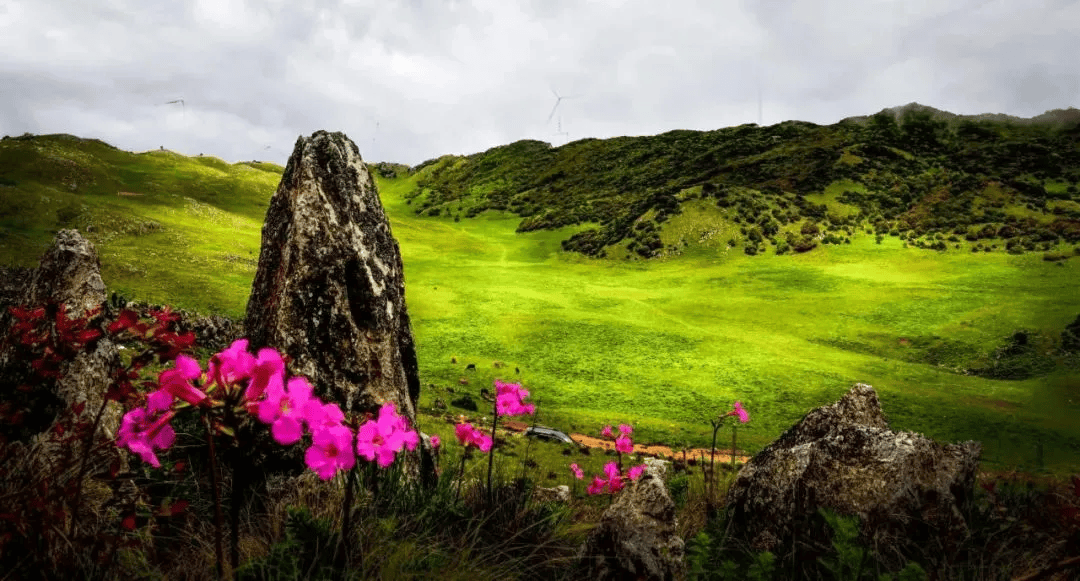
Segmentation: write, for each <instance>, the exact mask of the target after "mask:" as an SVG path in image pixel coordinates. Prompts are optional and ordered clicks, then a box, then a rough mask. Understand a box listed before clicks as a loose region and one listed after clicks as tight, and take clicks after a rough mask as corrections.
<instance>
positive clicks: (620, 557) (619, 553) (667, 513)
mask: <svg viewBox="0 0 1080 581" xmlns="http://www.w3.org/2000/svg"><path fill="white" fill-rule="evenodd" d="M676 525H677V521H676V518H675V503H674V502H672V500H671V497H670V496H669V495H668V490H667V486H665V485H664V480H663V478H662V477H661V476H660V475H659V474H657V472H656V470H655V469H654V468H650V467H647V468H646V469H645V472H644V473H643V474H642V475H641V477H640V478H638V480H637V482H633V483H631V484H630V485H629V486H628V487H627V488H626V489H625V490H623V491H622V492H621V493H620V494H619V497H618V499H617V500H616V501H615V502H614V503H613V504H612V505H611V506H610V507H608V509H607V510H606V511H604V514H603V515H602V516H601V517H600V524H598V525H597V526H596V528H594V529H593V530H592V532H591V533H589V537H588V538H587V539H586V540H585V543H584V544H583V545H582V547H581V549H580V550H579V551H578V564H579V567H581V568H582V569H583V570H584V573H585V574H586V575H587V576H588V578H589V579H591V580H594V581H608V580H616V579H662V580H675V579H685V578H686V564H685V562H684V559H683V555H684V552H685V550H684V546H683V541H682V538H681V537H679V535H678V533H677V531H676Z"/></svg>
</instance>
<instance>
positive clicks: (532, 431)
mask: <svg viewBox="0 0 1080 581" xmlns="http://www.w3.org/2000/svg"><path fill="white" fill-rule="evenodd" d="M525 435H526V436H531V437H533V438H539V439H541V440H548V441H551V442H562V443H564V444H576V443H577V442H574V440H573V439H572V438H570V436H568V435H566V433H564V432H560V431H559V430H556V429H555V428H546V427H544V426H532V427H530V428H527V429H526V430H525Z"/></svg>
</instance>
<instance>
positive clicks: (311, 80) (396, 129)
mask: <svg viewBox="0 0 1080 581" xmlns="http://www.w3.org/2000/svg"><path fill="white" fill-rule="evenodd" d="M0 31H2V33H0V134H4V135H20V134H22V133H24V132H30V133H35V134H43V133H71V134H74V135H78V136H80V137H95V138H98V139H102V140H104V141H106V142H108V143H110V144H112V145H115V146H117V147H119V148H121V149H127V150H131V151H142V150H147V149H156V148H158V147H159V146H162V145H164V146H165V147H166V148H168V149H173V150H175V151H179V152H181V153H185V154H189V155H195V154H198V153H205V154H207V155H215V156H218V157H221V158H224V159H226V160H227V161H230V162H233V161H239V160H250V159H264V160H272V161H276V162H278V163H284V162H285V160H286V159H287V157H288V155H289V153H291V151H292V147H293V144H294V143H295V141H296V138H297V136H299V135H309V134H311V133H312V132H314V131H317V130H319V129H326V130H330V131H344V132H345V133H346V134H347V135H348V136H349V137H350V138H352V140H353V141H355V142H356V143H357V145H359V147H360V152H361V155H362V156H363V157H364V159H365V160H367V161H396V162H401V163H407V164H410V165H415V164H418V163H420V162H422V161H424V160H426V159H429V158H433V157H438V156H439V155H443V154H447V153H453V154H469V153H475V152H478V151H483V150H485V149H488V148H490V147H494V146H497V145H502V144H506V143H510V142H513V141H516V140H519V139H539V140H542V141H547V142H549V143H552V144H554V145H561V144H563V143H565V142H566V140H567V139H569V140H575V139H580V138H583V137H600V138H604V137H613V136H619V135H651V134H656V133H662V132H665V131H669V130H672V129H698V130H710V129H717V128H721V127H728V126H732V125H739V124H742V123H757V122H759V120H760V121H761V122H762V123H763V124H766V125H770V124H773V123H778V122H780V121H784V120H788V119H800V120H804V121H812V122H815V123H821V124H831V123H835V122H836V121H839V120H840V119H842V118H844V117H847V116H852V115H865V114H870V113H874V112H876V111H879V110H881V109H883V108H885V107H891V106H896V105H902V104H905V103H909V102H912V101H917V102H919V103H923V104H927V105H931V106H934V107H937V108H939V109H945V110H948V111H952V112H954V113H964V114H976V113H987V112H993V113H1008V114H1012V115H1018V116H1022V117H1030V116H1033V115H1037V114H1039V113H1042V112H1044V111H1046V110H1048V109H1056V108H1065V107H1068V106H1080V64H1078V62H1080V61H1078V59H1077V53H1078V50H1077V48H1078V45H1077V43H1078V41H1077V38H1078V32H1080V2H1078V1H1076V0H1026V1H1022V2H1021V1H1019V0H974V1H972V0H775V1H773V0H745V1H735V0H730V1H729V0H713V1H709V0H701V1H698V2H691V1H667V2H658V1H656V0H648V1H626V2H615V1H587V0H579V1H561V0H532V1H525V0H522V1H514V0H490V1H484V0H476V1H472V2H466V1H453V0H408V1H405V0H403V1H400V2H396V1H393V0H371V1H369V0H364V1H356V2H353V1H347V0H282V1H279V0H248V1H245V0H195V1H191V0H170V1H165V0H95V1H91V0H67V1H65V0H2V1H0ZM556 93H557V94H558V95H561V96H563V97H565V98H564V99H563V100H561V101H559V100H558V99H557V97H556ZM759 97H760V100H759ZM181 99H182V103H181V102H180V101H179V100H181ZM173 101H175V102H173ZM556 104H557V105H558V106H557V107H556ZM759 104H760V106H759ZM553 108H555V109H554V114H552V111H553Z"/></svg>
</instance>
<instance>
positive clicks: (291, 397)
mask: <svg viewBox="0 0 1080 581" xmlns="http://www.w3.org/2000/svg"><path fill="white" fill-rule="evenodd" d="M197 380H203V382H202V385H201V387H197V386H196V384H195V383H194V382H195V381H197ZM158 383H159V384H160V388H159V389H157V390H155V391H153V392H151V393H150V394H149V395H148V397H147V403H146V407H144V408H136V409H134V410H132V411H130V412H128V413H127V414H125V415H124V419H123V422H122V424H121V426H120V431H119V435H118V437H117V440H118V441H117V444H118V445H119V446H121V447H124V448H127V449H128V450H131V451H132V452H133V453H135V454H138V455H139V456H140V457H141V458H142V459H143V461H145V462H148V463H149V464H151V465H153V466H154V467H155V468H157V467H160V466H161V462H160V461H159V460H158V458H157V455H156V454H155V450H162V449H165V448H168V447H170V446H171V445H172V444H173V442H174V441H175V439H176V434H175V432H174V431H173V428H172V426H170V425H169V421H170V420H171V419H172V418H173V416H174V415H175V414H176V411H177V409H176V408H174V404H176V406H177V408H182V407H183V405H184V404H189V405H191V406H197V407H201V408H215V407H220V406H222V405H224V403H223V402H225V401H229V400H233V401H235V400H236V399H239V400H240V403H241V405H242V406H243V408H244V409H246V410H247V411H248V413H249V414H251V415H253V416H255V417H257V418H258V419H259V421H261V422H262V423H264V424H266V425H268V426H270V432H271V434H272V435H273V437H274V440H275V441H276V442H278V443H279V444H282V445H290V444H295V443H296V442H298V441H300V439H301V438H302V437H303V436H304V434H305V433H307V434H310V435H311V441H312V445H311V447H309V448H308V449H307V450H306V452H305V454H304V460H305V462H306V463H307V465H308V467H309V468H311V469H312V470H314V471H315V472H316V473H318V475H319V478H321V479H323V480H328V479H330V478H331V477H332V476H333V475H334V474H335V473H336V472H337V471H338V470H348V469H350V468H352V467H353V466H354V465H355V463H356V458H355V456H354V449H355V454H359V455H360V456H363V457H364V458H365V459H367V460H368V461H369V462H370V461H378V463H379V466H381V467H383V468H385V467H387V466H389V465H390V464H391V463H393V461H394V456H395V454H397V453H398V452H400V451H401V450H402V449H403V448H406V447H407V448H408V449H409V450H414V449H415V448H416V445H417V444H418V443H419V439H420V438H419V435H418V434H417V433H416V432H415V431H412V430H410V429H409V425H408V420H407V419H406V418H405V417H402V416H399V415H397V410H396V408H395V406H394V403H393V402H387V403H386V404H384V405H383V406H382V408H381V409H380V410H379V417H378V419H371V420H368V421H367V422H365V423H364V424H363V425H361V426H360V428H359V430H357V433H356V434H355V437H354V434H353V431H352V429H350V428H349V427H348V426H347V425H346V424H345V414H344V413H343V412H342V411H341V408H340V407H338V406H337V404H332V403H324V402H323V401H322V400H320V399H319V398H318V397H315V396H314V395H312V386H311V384H310V383H309V382H308V380H307V378H304V377H291V378H289V379H288V381H286V378H285V362H284V361H283V360H282V358H281V354H280V353H278V352H277V351H276V350H274V349H270V348H263V349H261V350H259V354H258V356H254V355H252V354H251V353H250V352H248V340H247V339H240V340H238V341H236V342H234V343H233V344H232V345H230V346H229V348H228V349H226V350H224V351H222V352H221V353H218V354H216V355H214V356H213V357H212V358H211V359H210V362H209V364H208V365H207V371H206V374H205V377H204V375H203V371H202V369H201V368H200V367H199V363H198V362H197V361H196V360H194V359H192V358H191V357H188V356H187V355H182V354H181V355H179V356H178V357H177V358H176V362H175V367H174V368H173V369H167V370H165V371H163V372H161V376H160V377H159V380H158ZM236 396H239V397H236ZM176 400H180V402H182V403H178V404H177V402H176ZM354 441H355V447H354V445H353V443H354Z"/></svg>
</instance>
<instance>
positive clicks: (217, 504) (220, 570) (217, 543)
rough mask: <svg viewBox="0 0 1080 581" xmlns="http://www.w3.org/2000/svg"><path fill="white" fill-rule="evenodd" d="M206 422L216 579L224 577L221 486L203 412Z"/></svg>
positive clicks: (212, 439) (211, 438) (208, 426)
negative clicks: (212, 503)
mask: <svg viewBox="0 0 1080 581" xmlns="http://www.w3.org/2000/svg"><path fill="white" fill-rule="evenodd" d="M202 419H203V423H204V424H206V443H207V444H208V445H209V446H210V477H211V479H212V480H213V490H214V553H215V554H216V556H217V576H218V579H222V580H223V579H225V556H224V554H223V553H224V551H222V549H221V528H222V524H221V521H222V518H221V488H220V482H218V473H217V456H216V454H215V453H214V430H213V428H212V427H211V426H210V419H209V418H207V417H206V415H205V414H203V416H202Z"/></svg>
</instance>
